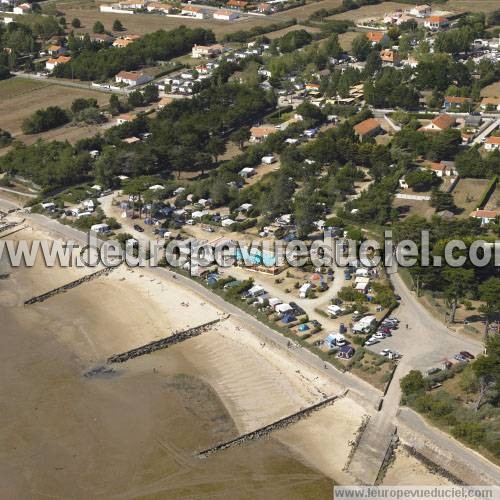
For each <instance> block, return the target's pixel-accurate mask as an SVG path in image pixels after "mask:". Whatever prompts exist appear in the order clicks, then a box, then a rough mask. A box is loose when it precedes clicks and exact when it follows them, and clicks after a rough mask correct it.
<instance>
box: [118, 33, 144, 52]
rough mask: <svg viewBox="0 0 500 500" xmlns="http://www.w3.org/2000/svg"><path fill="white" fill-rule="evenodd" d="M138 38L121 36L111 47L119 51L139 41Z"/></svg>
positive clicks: (136, 36) (135, 36)
mask: <svg viewBox="0 0 500 500" xmlns="http://www.w3.org/2000/svg"><path fill="white" fill-rule="evenodd" d="M140 38H141V37H140V36H139V35H127V36H123V37H120V38H117V39H116V40H115V41H114V42H113V47H117V48H119V49H122V48H124V47H127V46H128V45H130V44H131V43H133V42H137V40H139V39H140Z"/></svg>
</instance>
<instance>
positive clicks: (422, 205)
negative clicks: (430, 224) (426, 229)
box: [392, 198, 435, 219]
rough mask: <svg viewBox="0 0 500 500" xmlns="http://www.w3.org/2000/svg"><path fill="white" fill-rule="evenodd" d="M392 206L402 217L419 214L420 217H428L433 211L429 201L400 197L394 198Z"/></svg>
mask: <svg viewBox="0 0 500 500" xmlns="http://www.w3.org/2000/svg"><path fill="white" fill-rule="evenodd" d="M392 206H393V207H394V208H396V209H397V210H398V211H399V213H400V217H401V218H402V219H403V218H406V217H408V216H410V215H420V216H421V217H425V218H426V219H430V218H431V217H432V216H433V215H434V213H435V210H434V208H433V207H431V206H430V204H429V202H428V201H425V200H422V201H421V200H405V199H402V198H395V199H394V201H393V203H392Z"/></svg>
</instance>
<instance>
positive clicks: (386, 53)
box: [380, 49, 400, 66]
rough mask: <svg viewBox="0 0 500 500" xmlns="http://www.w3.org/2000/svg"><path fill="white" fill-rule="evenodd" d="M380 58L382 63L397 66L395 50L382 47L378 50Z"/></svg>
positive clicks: (397, 59)
mask: <svg viewBox="0 0 500 500" xmlns="http://www.w3.org/2000/svg"><path fill="white" fill-rule="evenodd" d="M380 59H381V61H382V63H383V64H389V65H393V66H399V63H400V60H399V54H398V52H397V51H396V50H392V49H383V50H381V51H380Z"/></svg>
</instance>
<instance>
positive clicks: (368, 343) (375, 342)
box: [365, 337, 379, 345]
mask: <svg viewBox="0 0 500 500" xmlns="http://www.w3.org/2000/svg"><path fill="white" fill-rule="evenodd" d="M378 343H379V341H378V339H375V338H373V337H370V338H369V339H368V340H367V341H366V342H365V345H374V344H378Z"/></svg>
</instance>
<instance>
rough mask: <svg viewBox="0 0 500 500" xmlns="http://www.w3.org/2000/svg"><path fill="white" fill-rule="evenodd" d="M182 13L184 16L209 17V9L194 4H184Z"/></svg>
mask: <svg viewBox="0 0 500 500" xmlns="http://www.w3.org/2000/svg"><path fill="white" fill-rule="evenodd" d="M181 14H182V15H183V16H188V17H194V18H195V19H206V18H207V17H208V14H207V11H206V10H205V9H202V8H200V7H195V6H194V5H184V6H183V7H182V11H181Z"/></svg>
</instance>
